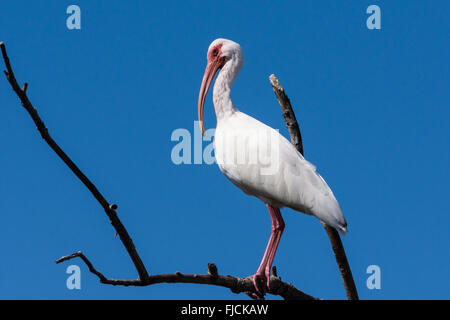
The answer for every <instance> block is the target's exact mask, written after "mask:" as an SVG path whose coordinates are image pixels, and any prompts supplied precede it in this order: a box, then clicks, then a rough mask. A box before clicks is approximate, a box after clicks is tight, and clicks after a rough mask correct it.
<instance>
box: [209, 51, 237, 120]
mask: <svg viewBox="0 0 450 320" xmlns="http://www.w3.org/2000/svg"><path fill="white" fill-rule="evenodd" d="M241 68H242V63H241V62H240V59H230V60H228V61H227V62H226V63H225V65H224V66H223V67H222V69H221V70H220V72H219V74H218V75H217V79H216V81H215V83H214V89H213V102H214V109H215V111H216V117H217V120H218V121H219V120H220V119H222V118H225V117H229V116H230V115H232V114H233V113H235V112H236V111H237V109H236V107H235V106H234V104H233V101H231V86H232V85H233V82H234V80H235V79H236V76H237V75H238V73H239V71H240V70H241Z"/></svg>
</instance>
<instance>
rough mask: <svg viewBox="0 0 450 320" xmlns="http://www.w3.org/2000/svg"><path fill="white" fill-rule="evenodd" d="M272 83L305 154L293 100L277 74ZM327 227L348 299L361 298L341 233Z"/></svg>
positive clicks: (293, 137)
mask: <svg viewBox="0 0 450 320" xmlns="http://www.w3.org/2000/svg"><path fill="white" fill-rule="evenodd" d="M269 79H270V83H271V84H272V88H273V91H274V92H275V95H276V96H277V99H278V102H279V103H280V107H281V110H282V111H283V117H284V120H285V122H286V126H287V128H288V130H289V135H290V136H291V142H292V144H293V145H294V146H295V147H296V148H297V150H298V151H299V152H300V153H301V154H302V155H303V142H302V135H301V133H300V127H299V125H298V123H297V119H296V118H295V113H294V110H293V109H292V106H291V101H290V100H289V98H288V96H287V95H286V93H285V92H284V89H283V88H282V87H281V85H280V82H279V81H278V79H277V77H275V75H273V74H272V75H270V77H269ZM320 222H321V223H322V225H323V227H324V228H325V230H326V232H327V235H328V237H329V238H330V242H331V247H332V248H333V252H334V256H335V258H336V262H337V264H338V267H339V271H340V273H341V277H342V281H343V282H344V287H345V292H346V294H347V298H348V300H359V298H358V291H357V290H356V285H355V281H354V280H353V276H352V271H351V269H350V265H349V264H348V260H347V256H346V254H345V250H344V246H343V245H342V241H341V237H340V236H339V233H338V232H337V231H336V230H335V229H334V228H332V227H330V226H328V225H327V224H326V223H325V222H323V221H320Z"/></svg>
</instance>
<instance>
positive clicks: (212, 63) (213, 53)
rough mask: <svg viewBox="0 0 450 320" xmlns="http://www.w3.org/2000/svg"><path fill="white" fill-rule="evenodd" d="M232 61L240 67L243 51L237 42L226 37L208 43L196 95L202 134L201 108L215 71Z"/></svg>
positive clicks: (203, 132) (203, 128)
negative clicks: (203, 72)
mask: <svg viewBox="0 0 450 320" xmlns="http://www.w3.org/2000/svg"><path fill="white" fill-rule="evenodd" d="M232 61H235V62H238V64H239V65H238V69H240V67H241V65H242V62H243V53H242V49H241V46H240V45H239V44H238V43H236V42H234V41H231V40H227V39H216V40H214V41H213V42H212V43H211V44H210V45H209V48H208V54H207V65H206V70H205V74H204V75H203V81H202V85H201V87H200V93H199V95H198V119H199V122H200V128H201V130H202V134H203V135H204V134H205V127H204V125H203V109H204V106H205V99H206V95H207V94H208V90H209V87H210V86H211V83H212V80H213V78H214V75H215V74H216V73H217V71H218V70H219V69H221V68H224V67H225V66H226V65H227V64H228V63H232ZM238 72H239V70H238ZM233 80H234V79H233Z"/></svg>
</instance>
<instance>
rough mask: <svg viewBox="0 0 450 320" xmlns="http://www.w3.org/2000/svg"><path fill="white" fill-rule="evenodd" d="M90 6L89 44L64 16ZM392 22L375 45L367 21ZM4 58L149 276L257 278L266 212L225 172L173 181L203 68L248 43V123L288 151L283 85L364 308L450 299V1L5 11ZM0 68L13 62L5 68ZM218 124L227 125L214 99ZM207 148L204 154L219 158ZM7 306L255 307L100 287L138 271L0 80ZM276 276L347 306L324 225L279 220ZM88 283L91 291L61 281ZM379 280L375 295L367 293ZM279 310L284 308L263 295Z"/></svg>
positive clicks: (13, 7) (216, 291)
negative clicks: (373, 268) (218, 45)
mask: <svg viewBox="0 0 450 320" xmlns="http://www.w3.org/2000/svg"><path fill="white" fill-rule="evenodd" d="M70 4H77V5H79V6H80V8H81V19H82V20H81V30H68V29H67V28H66V18H67V17H68V15H67V14H66V8H67V7H68V6H69V5H70ZM370 4H377V5H379V6H380V8H381V30H368V29H367V27H366V19H367V17H368V15H367V14H366V8H367V7H368V6H369V5H370ZM0 10H1V12H2V18H1V19H0V41H4V42H5V43H6V46H7V50H8V53H9V56H10V58H11V60H12V64H13V68H14V70H15V73H16V76H17V78H18V79H19V80H20V81H21V82H24V81H27V82H28V83H29V88H28V93H29V97H30V99H31V101H32V102H33V104H34V105H35V107H36V108H37V109H38V110H39V113H40V115H41V116H42V118H43V119H44V121H45V122H46V124H47V126H48V128H49V130H50V133H51V134H52V135H53V137H54V139H55V140H56V141H57V142H58V143H59V144H60V145H61V146H62V148H63V149H64V150H65V151H66V152H67V153H68V154H69V155H70V156H71V157H72V159H73V160H74V161H75V162H76V163H77V164H78V165H79V166H80V168H81V169H82V170H83V171H84V172H85V173H86V174H87V175H88V176H89V177H90V178H91V179H92V180H93V182H94V183H95V184H96V185H97V186H98V187H99V189H100V190H101V191H102V192H103V194H104V195H105V197H106V198H107V199H108V200H109V201H110V202H112V203H117V204H118V205H119V210H118V213H119V216H120V218H121V219H122V222H123V223H124V224H125V226H126V227H127V228H128V231H129V232H130V234H131V235H132V237H133V239H134V242H135V244H136V247H137V249H138V251H139V253H140V254H141V257H142V259H143V261H144V262H145V264H146V265H147V268H148V271H149V272H150V273H151V274H158V273H171V272H175V271H177V270H179V271H181V272H183V273H204V272H206V265H207V263H208V262H215V263H217V265H218V268H219V272H220V273H223V274H231V275H235V276H247V275H251V274H253V273H254V272H255V271H256V269H257V267H258V265H259V262H260V259H261V257H262V254H263V252H264V249H265V247H266V243H267V240H268V237H269V232H270V218H269V214H268V212H267V210H266V208H265V206H264V205H263V203H261V202H260V201H259V200H257V199H255V198H251V197H248V196H246V195H244V194H243V193H242V192H241V191H240V190H239V189H237V188H236V187H235V186H233V185H232V184H231V183H230V182H229V181H228V180H227V179H226V178H225V177H224V176H223V175H222V174H221V172H220V171H219V169H218V168H217V166H216V165H206V164H203V165H175V164H174V163H173V162H172V161H171V157H170V155H171V150H172V148H173V147H174V146H175V145H176V142H173V141H171V140H170V137H171V134H172V132H173V131H174V130H175V129H177V128H186V129H188V130H189V131H190V132H191V133H192V134H193V132H194V130H198V128H196V127H194V120H196V118H197V109H196V103H197V98H198V90H199V87H200V83H201V79H202V76H203V71H204V68H205V63H206V50H207V48H208V45H209V44H210V42H211V41H212V40H214V39H216V38H219V37H224V38H229V39H232V40H234V41H236V42H239V43H240V44H241V46H242V48H243V50H244V54H245V59H246V60H245V64H244V68H243V70H242V72H241V74H240V75H239V76H238V78H237V80H236V82H235V84H234V86H233V90H232V97H233V100H234V103H235V104H236V106H237V107H238V108H239V109H240V110H241V111H243V112H245V113H248V114H250V115H252V116H254V117H255V118H257V119H259V120H261V121H263V122H265V123H267V124H268V125H270V126H272V127H274V128H279V129H280V132H281V133H282V134H284V135H285V136H288V132H287V130H286V129H285V127H284V122H283V118H282V116H281V113H280V108H279V106H278V102H277V101H276V99H275V96H274V94H273V92H272V88H271V86H270V83H269V80H268V76H269V75H270V74H271V73H275V74H276V75H277V76H278V78H279V79H280V82H281V84H282V85H283V86H284V87H285V89H286V91H287V93H288V95H289V96H290V98H291V101H292V104H293V106H294V109H295V111H296V115H297V119H298V120H299V121H300V125H301V128H302V133H303V139H304V148H305V156H306V158H307V159H308V160H309V161H311V162H313V163H314V164H315V165H317V167H318V170H319V172H320V173H321V174H322V175H323V176H324V177H325V179H326V180H327V182H328V183H329V185H330V186H331V187H332V189H333V191H334V193H335V195H336V197H337V199H338V200H339V202H340V204H341V207H342V209H343V211H344V214H345V216H346V218H347V221H348V224H349V233H348V234H347V235H346V236H345V237H344V239H343V242H344V245H345V248H346V252H347V255H348V258H349V261H350V264H351V267H352V271H353V274H354V277H355V281H356V284H357V287H358V289H359V294H360V297H361V298H363V299H422V298H424V299H443V298H447V299H448V298H449V293H448V288H449V285H450V274H449V268H448V265H449V264H450V254H449V251H448V243H449V240H450V239H449V234H448V225H449V224H450V215H449V209H450V206H449V202H448V199H449V197H448V191H449V187H448V181H449V178H450V172H449V167H448V164H449V161H450V151H449V148H448V146H449V129H448V127H449V125H448V119H449V116H450V112H449V105H448V101H449V99H450V91H449V85H450V81H449V74H450V70H449V61H450V59H449V58H450V57H449V50H450V44H449V41H448V34H449V29H450V28H449V21H448V14H447V13H448V12H449V10H450V3H449V2H448V1H433V2H427V1H376V2H368V1H351V2H350V1H346V2H342V3H339V2H338V1H295V2H294V1H289V2H288V1H284V2H279V1H277V2H274V1H246V2H242V1H195V2H173V1H158V2H154V1H132V2H125V1H95V2H92V1H76V2H67V1H56V0H55V1H41V2H31V1H30V2H17V1H15V2H14V1H8V2H4V3H2V4H1V5H0ZM2 68H3V63H2ZM206 101H207V103H206V106H205V124H206V126H207V128H211V127H214V124H215V121H216V120H215V114H214V110H213V106H212V99H211V94H209V95H208V97H207V100H206ZM207 144H208V143H204V146H206V145H207ZM0 150H1V152H0V194H1V197H0V218H1V226H2V228H1V229H2V231H1V232H0V243H1V245H0V248H1V252H2V254H1V257H0V261H1V263H0V298H2V299H15V298H21V299H241V298H242V299H246V296H245V295H235V294H233V293H231V292H230V291H229V290H228V289H224V288H219V287H212V286H202V285H186V284H161V285H155V286H150V287H145V288H121V287H111V286H106V285H102V284H100V283H99V282H98V280H97V278H96V277H95V276H94V275H91V274H90V273H89V272H88V270H87V268H86V267H85V265H84V264H83V263H82V262H81V261H80V260H72V261H70V262H67V263H64V264H61V265H56V264H55V263H54V261H55V260H56V259H57V258H59V257H60V256H62V255H66V254H70V253H72V252H75V251H78V250H82V251H83V252H84V253H85V254H86V255H87V256H88V257H89V258H90V259H91V261H92V262H93V263H94V265H95V266H96V267H97V268H98V269H99V270H101V271H102V272H103V273H104V274H105V275H106V276H108V277H113V278H130V279H132V278H135V277H136V272H135V270H134V267H133V265H132V263H131V261H130V259H129V258H128V256H127V253H126V251H125V249H124V248H123V246H122V243H121V242H120V240H119V239H118V238H114V230H113V229H112V227H111V226H110V225H109V223H108V220H107V218H106V215H105V214H104V212H103V211H102V209H101V208H100V206H99V205H98V204H97V202H96V201H95V200H94V198H93V197H92V196H91V195H90V194H89V192H88V191H87V190H86V189H85V188H84V187H83V185H82V184H81V183H80V182H79V181H78V180H77V179H76V178H75V177H74V175H73V174H72V173H71V172H70V171H69V170H68V168H66V167H65V165H64V164H63V163H62V161H61V160H60V159H59V158H57V156H56V155H55V154H54V153H53V152H51V150H50V149H49V148H48V146H47V145H46V144H45V143H44V142H43V140H42V139H41V138H40V136H39V134H38V132H37V131H36V129H35V127H34V125H33V123H32V121H31V119H30V118H29V116H28V115H27V114H26V112H25V110H23V108H21V106H20V103H19V101H18V99H17V97H16V96H15V95H14V94H13V92H12V91H11V89H10V87H9V84H8V83H7V81H6V80H4V79H3V80H1V81H0ZM282 212H283V216H284V219H285V222H286V229H285V233H284V235H283V238H282V239H281V242H280V246H279V250H278V252H277V256H276V258H275V265H277V267H278V270H279V274H280V275H281V277H282V278H283V279H284V280H286V281H289V282H292V283H293V284H294V285H295V286H297V287H298V288H300V289H301V290H304V291H305V292H307V293H309V294H311V295H314V296H318V297H322V298H325V299H344V298H345V292H344V289H343V286H342V282H341V279H340V276H339V273H338V269H337V267H336V263H335V260H334V257H333V254H332V251H331V247H330V244H329V240H328V238H327V236H326V233H325V231H324V230H323V228H322V227H321V225H320V223H319V222H318V220H316V219H315V218H313V217H310V216H306V215H303V214H300V213H297V212H295V211H292V210H290V209H285V210H283V211H282ZM71 264H76V265H79V266H80V267H81V276H82V278H81V286H82V288H81V290H68V289H67V288H66V279H67V277H68V274H66V268H67V267H68V266H69V265H71ZM369 265H378V266H380V268H381V289H380V290H369V289H368V288H367V286H366V280H367V278H368V276H369V275H368V274H367V273H366V269H367V267H368V266H369ZM269 297H270V298H273V297H272V296H269Z"/></svg>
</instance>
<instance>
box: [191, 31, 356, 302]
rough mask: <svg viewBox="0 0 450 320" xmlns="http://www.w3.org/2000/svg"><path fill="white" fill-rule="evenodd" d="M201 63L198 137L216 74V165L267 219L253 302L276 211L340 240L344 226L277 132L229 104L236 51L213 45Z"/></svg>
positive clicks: (328, 194)
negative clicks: (262, 207)
mask: <svg viewBox="0 0 450 320" xmlns="http://www.w3.org/2000/svg"><path fill="white" fill-rule="evenodd" d="M207 61H208V63H207V66H206V70H205V74H204V76H203V81H202V85H201V88H200V94H199V97H198V116H199V121H200V126H201V131H202V134H204V133H205V129H204V125H203V109H204V104H205V98H206V95H207V93H208V90H209V87H210V85H211V82H212V80H213V78H214V75H215V74H216V72H217V71H218V70H219V69H220V72H219V74H218V75H217V79H216V81H215V84H214V89H213V102H214V109H215V111H216V116H217V128H216V131H215V137H214V152H215V157H216V161H217V163H218V165H219V168H220V170H221V171H222V173H223V174H224V175H225V176H226V177H227V178H228V179H229V180H231V182H232V183H233V184H235V185H236V186H238V187H239V188H240V189H242V190H243V191H244V192H245V193H246V194H249V195H252V196H255V197H257V198H259V199H260V200H261V201H263V202H264V203H265V204H266V206H267V208H268V209H269V213H270V217H271V219H272V232H271V235H270V239H269V243H268V244H267V248H266V251H265V253H264V256H263V258H262V261H261V264H260V266H259V268H258V270H257V271H256V274H255V275H254V276H253V283H254V286H255V289H256V291H257V292H258V297H259V298H263V296H264V294H265V292H266V290H267V289H268V288H269V283H270V269H271V266H272V263H273V259H274V257H275V252H276V250H277V247H278V243H279V241H280V238H281V234H282V233H283V230H284V221H283V218H282V216H281V212H280V209H281V208H283V207H289V208H292V209H294V210H297V211H300V212H303V213H306V214H308V215H313V216H315V217H317V218H318V219H320V220H322V221H324V222H325V223H326V224H328V225H329V226H332V227H334V228H335V229H336V230H338V231H339V232H340V233H341V234H345V233H346V232H347V222H346V221H345V218H344V215H343V214H342V211H341V208H340V206H339V204H338V202H337V200H336V198H335V197H334V195H333V192H332V191H331V189H330V187H329V186H328V185H327V183H326V182H325V180H324V179H323V178H322V177H321V176H320V175H319V174H318V173H317V172H316V168H315V166H314V165H313V164H311V163H310V162H308V161H306V160H305V158H304V157H303V156H302V155H301V154H300V153H299V152H298V151H297V150H296V149H295V147H294V146H293V145H292V144H291V143H290V142H289V141H288V140H287V139H286V138H285V137H283V136H282V135H281V134H279V132H278V131H277V130H274V129H272V128H271V127H269V126H267V125H265V124H264V123H262V122H260V121H258V120H256V119H254V118H252V117H250V116H248V115H246V114H245V113H242V112H240V111H239V110H238V109H237V108H236V107H235V105H234V104H233V102H232V101H231V96H230V94H231V85H232V84H233V82H234V80H235V79H236V76H237V75H238V73H239V71H240V70H241V68H242V65H243V62H244V55H243V53H242V50H241V47H240V45H239V44H237V43H236V42H233V41H231V40H226V39H217V40H214V41H213V42H212V43H211V45H210V46H209V48H208V54H207ZM261 157H264V161H263V159H260V158H261Z"/></svg>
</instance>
